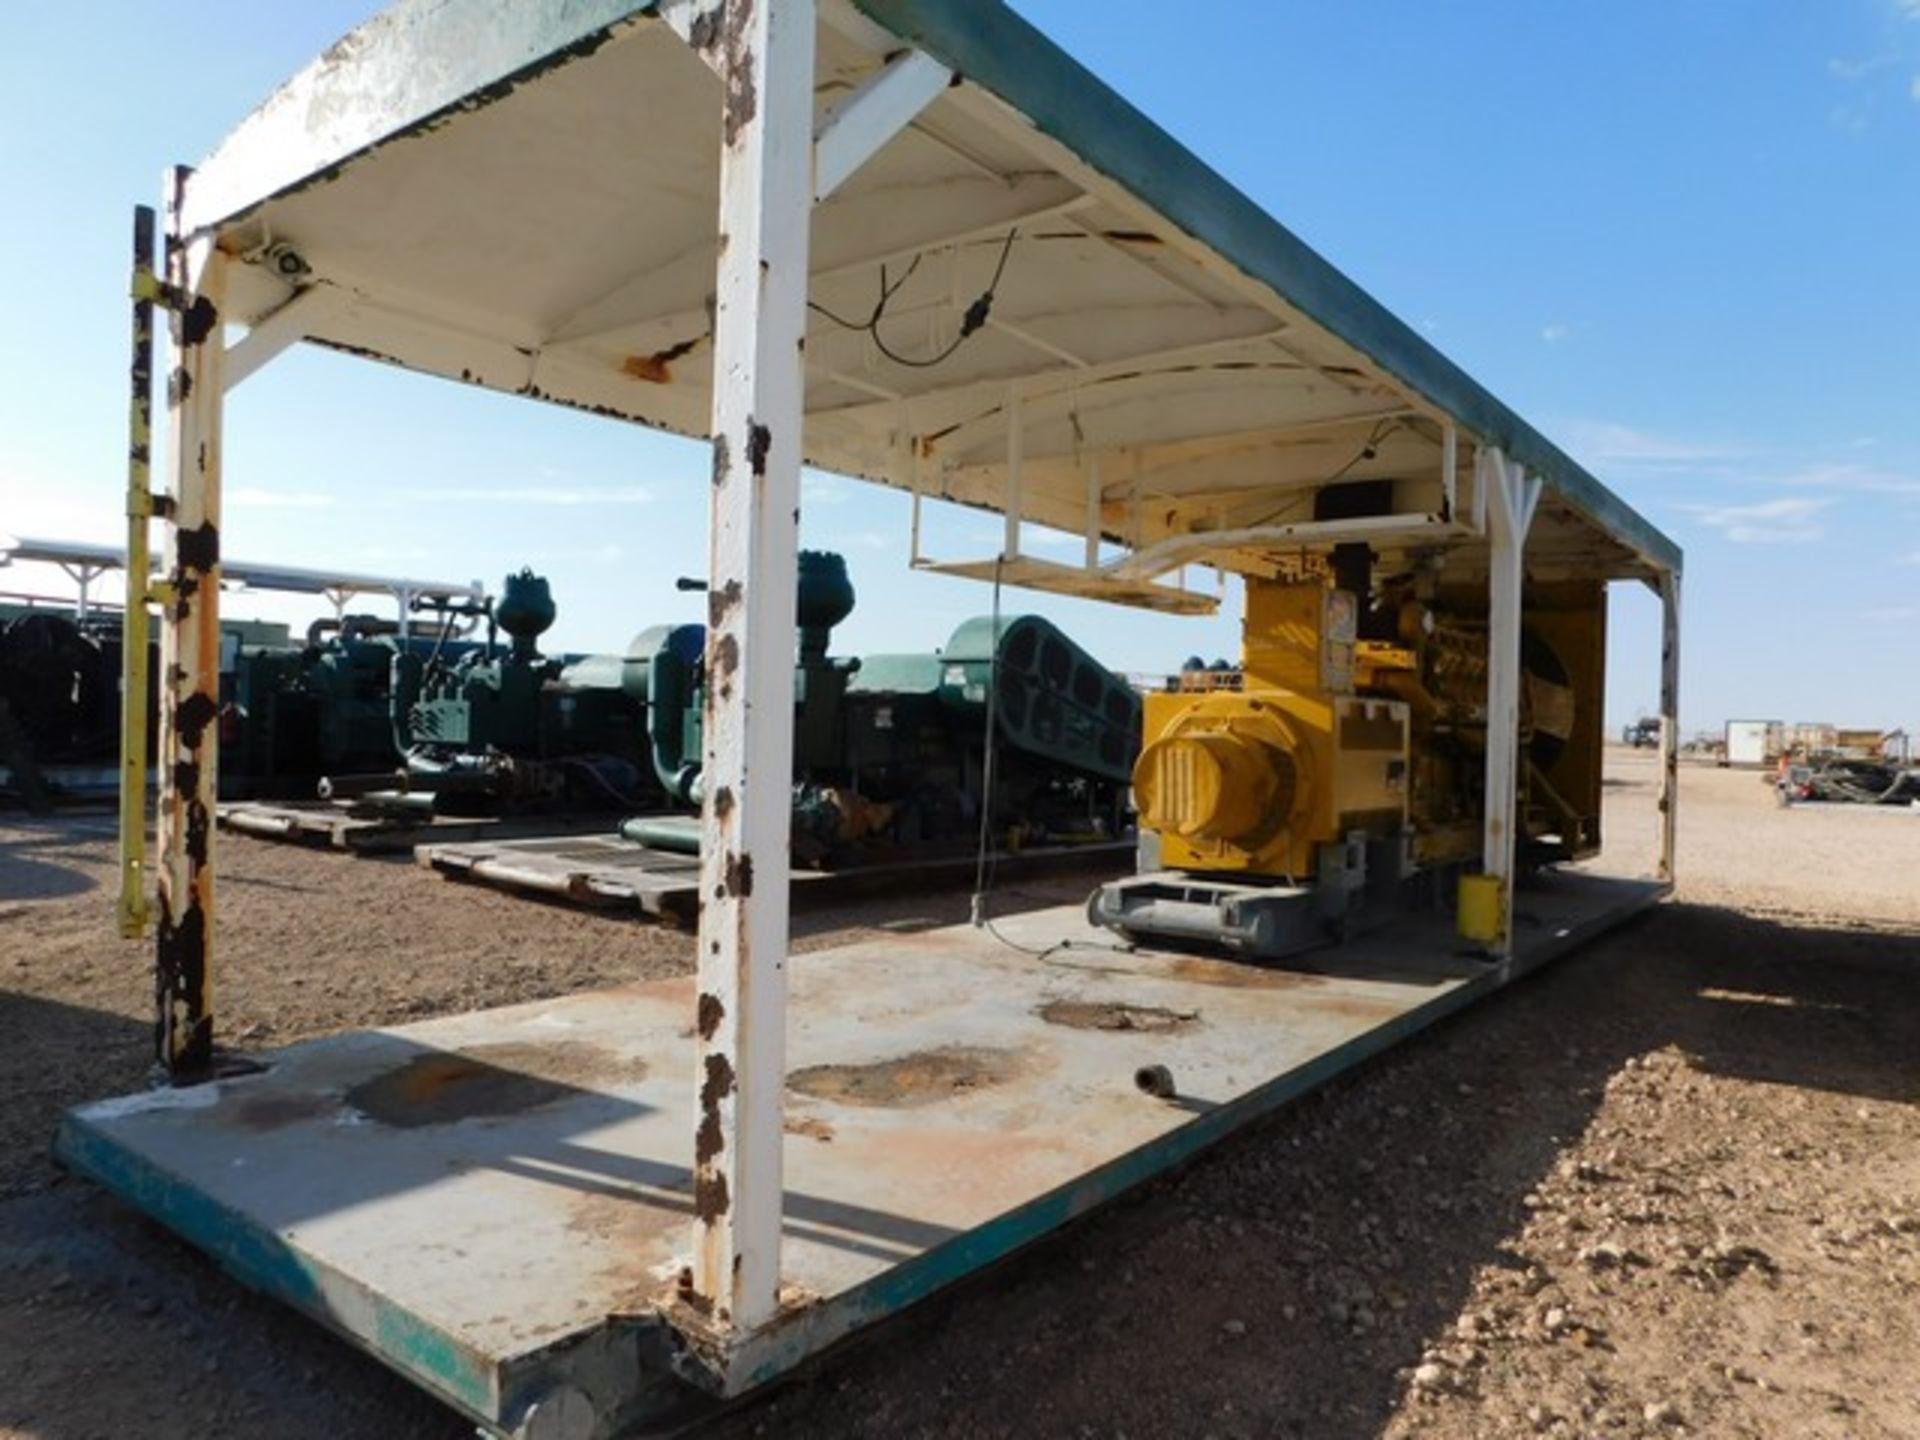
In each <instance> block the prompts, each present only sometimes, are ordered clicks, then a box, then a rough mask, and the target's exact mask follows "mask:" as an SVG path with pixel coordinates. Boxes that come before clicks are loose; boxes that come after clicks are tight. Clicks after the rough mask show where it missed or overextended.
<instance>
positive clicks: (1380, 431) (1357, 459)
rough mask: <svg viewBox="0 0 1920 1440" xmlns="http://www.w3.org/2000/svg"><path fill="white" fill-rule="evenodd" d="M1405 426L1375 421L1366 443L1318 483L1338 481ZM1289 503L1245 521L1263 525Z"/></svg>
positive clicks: (1377, 450)
mask: <svg viewBox="0 0 1920 1440" xmlns="http://www.w3.org/2000/svg"><path fill="white" fill-rule="evenodd" d="M1405 428H1406V421H1404V420H1381V421H1378V422H1376V423H1375V425H1374V427H1373V429H1372V431H1371V432H1370V433H1369V434H1368V435H1367V438H1366V443H1364V444H1363V445H1361V447H1360V448H1359V449H1358V450H1357V451H1355V452H1354V455H1353V458H1352V459H1350V460H1348V461H1347V463H1346V464H1344V465H1342V466H1341V467H1340V468H1339V469H1338V470H1336V471H1334V472H1333V473H1332V474H1331V475H1329V476H1327V477H1326V478H1325V479H1324V480H1322V481H1320V484H1321V485H1323V486H1325V485H1334V484H1337V483H1339V481H1340V480H1341V479H1342V478H1343V477H1344V476H1345V475H1346V474H1347V472H1348V471H1350V470H1352V469H1353V467H1354V466H1356V465H1358V464H1360V463H1361V461H1363V460H1371V459H1373V458H1374V456H1376V455H1378V454H1379V453H1380V442H1381V441H1382V440H1385V439H1386V438H1387V437H1388V436H1389V435H1391V434H1393V432H1394V431H1396V430H1403V429H1405ZM1290 504H1291V502H1289V505H1290ZM1289 505H1282V506H1281V507H1280V508H1279V509H1278V510H1272V511H1269V512H1268V513H1267V514H1265V515H1262V516H1261V517H1260V518H1259V519H1257V520H1251V521H1249V522H1247V523H1248V524H1249V525H1264V524H1266V523H1267V522H1268V521H1269V520H1274V519H1278V518H1279V517H1280V516H1281V515H1282V514H1284V513H1285V512H1286V511H1287V509H1288V508H1289Z"/></svg>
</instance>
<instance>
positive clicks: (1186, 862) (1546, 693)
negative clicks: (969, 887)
mask: <svg viewBox="0 0 1920 1440" xmlns="http://www.w3.org/2000/svg"><path fill="white" fill-rule="evenodd" d="M1361 583H1363V584H1364V583H1365V577H1363V578H1362V581H1361ZM1363 593H1365V592H1364V591H1362V590H1360V589H1358V588H1356V589H1346V588H1340V587H1339V586H1337V584H1336V583H1334V577H1333V576H1331V575H1328V576H1322V577H1309V578H1306V579H1302V580H1298V581H1291V582H1288V581H1279V580H1261V579H1250V580H1249V581H1248V582H1247V602H1246V624H1245V632H1244V645H1243V659H1242V664H1241V668H1240V669H1238V670H1231V671H1221V670H1190V671H1188V672H1186V673H1185V674H1183V675H1182V677H1181V679H1180V681H1179V682H1178V684H1177V688H1174V689H1170V690H1168V691H1166V692H1163V693H1155V694H1149V695H1148V696H1147V697H1146V705H1145V733H1144V737H1143V738H1144V745H1143V748H1142V750H1141V753H1140V759H1139V762H1138V764H1137V765H1136V766H1135V768H1134V777H1133V783H1134V798H1135V803H1136V805H1137V807H1138V809H1139V815H1140V833H1141V866H1140V869H1141V873H1140V874H1138V875H1135V876H1132V877H1130V878H1128V879H1125V880H1119V881H1115V882H1113V883H1111V884H1108V885H1105V886H1103V887H1101V888H1100V889H1099V890H1098V891H1096V892H1095V893H1094V896H1093V898H1092V900H1091V901H1090V902H1089V913H1090V914H1091V916H1092V918H1093V919H1094V921H1095V922H1096V923H1099V924H1103V925H1106V926H1108V927H1110V928H1112V929H1115V930H1118V931H1121V932H1122V933H1125V934H1128V935H1131V936H1138V937H1143V938H1144V937H1148V936H1154V937H1159V938H1163V939H1174V940H1185V941H1192V942H1200V943H1204V944H1209V945H1218V946H1224V947H1225V948H1227V949H1229V950H1232V951H1235V952H1237V953H1242V954H1246V955H1249V956H1254V957H1259V958H1268V959H1271V958H1275V957H1278V956H1281V955H1286V954H1289V953H1292V952H1295V951H1298V950H1303V949H1307V948H1310V947H1312V946H1315V945H1319V944H1324V943H1327V942H1328V941H1330V940H1338V939H1340V938H1343V937H1344V936H1345V935H1347V934H1348V933H1350V932H1351V931H1352V930H1354V929H1355V928H1357V927H1361V926H1364V925H1367V924H1369V923H1373V922H1376V921H1380V920H1384V919H1387V918H1390V917H1391V916H1392V915H1394V914H1396V913H1398V912H1400V911H1401V910H1403V909H1405V908H1407V907H1409V906H1410V905H1414V904H1420V903H1431V902H1432V901H1434V900H1437V899H1438V898H1439V897H1440V896H1442V895H1443V894H1447V893H1451V885H1452V882H1453V881H1454V879H1455V877H1456V876H1457V875H1458V873H1459V871H1460V868H1461V866H1462V864H1463V863H1464V862H1467V861H1469V860H1472V859H1475V858H1477V856H1478V855H1479V853H1480V845H1481V838H1482V828H1483V822H1482V811H1483V808H1484V805H1483V799H1482V796H1483V790H1484V778H1485V769H1484V753H1485V745H1486V740H1485V736H1486V673H1487V664H1486V621H1485V614H1484V607H1483V606H1482V607H1481V608H1479V609H1478V610H1476V608H1475V603H1476V599H1477V597H1476V596H1475V595H1474V594H1473V593H1472V591H1471V590H1463V591H1461V592H1458V593H1452V594H1449V593H1445V592H1442V591H1441V590H1440V589H1439V588H1438V587H1437V586H1427V587H1424V593H1423V587H1421V586H1419V585H1417V584H1416V583H1413V582H1411V581H1408V582H1406V583H1404V584H1403V585H1401V586H1400V587H1398V588H1397V589H1396V588H1395V587H1388V589H1387V590H1386V591H1385V592H1384V593H1382V594H1380V595H1378V596H1369V597H1368V600H1367V601H1366V602H1365V604H1364V606H1363V601H1362V599H1361V595H1362V594H1363ZM1529 600H1530V602H1531V604H1530V608H1529V610H1528V613H1527V627H1526V629H1525V630H1524V631H1523V644H1522V665H1523V672H1524V679H1525V684H1524V689H1523V696H1522V700H1523V703H1522V721H1521V727H1522V733H1521V742H1522V755H1523V759H1524V764H1523V766H1522V780H1521V785H1520V814H1521V816H1522V822H1523V823H1522V856H1523V859H1524V860H1525V861H1526V862H1528V863H1532V864H1540V863H1546V862H1551V861H1555V860H1563V859H1572V858H1577V857H1579V856H1582V855H1587V854H1591V853H1593V852H1594V851H1596V850H1597V849H1598V848H1599V814H1600V763H1599V762H1600V741H1601V733H1600V705H1599V700H1600V693H1599V684H1600V677H1601V674H1602V671H1601V666H1602V665H1603V663H1604V658H1605V610H1604V603H1603V598H1602V595H1601V593H1600V590H1599V587H1598V586H1597V585H1581V586H1563V587H1560V588H1559V589H1558V590H1549V589H1542V590H1540V591H1539V592H1538V593H1537V594H1534V595H1530V596H1529ZM1569 660H1571V662H1572V663H1571V665H1570V664H1569Z"/></svg>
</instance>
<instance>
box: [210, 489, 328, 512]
mask: <svg viewBox="0 0 1920 1440" xmlns="http://www.w3.org/2000/svg"><path fill="white" fill-rule="evenodd" d="M222 498H223V499H224V500H225V501H226V503H227V504H229V505H238V506H240V507H241V508H243V509H245V508H248V507H251V508H253V509H257V510H325V509H326V508H327V507H328V506H330V505H332V504H333V496H331V495H322V494H321V493H320V492H319V491H317V490H269V489H265V488H262V487H261V486H257V485H238V486H235V487H234V488H233V489H231V490H229V491H227V492H226V494H225V496H224V497H222Z"/></svg>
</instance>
